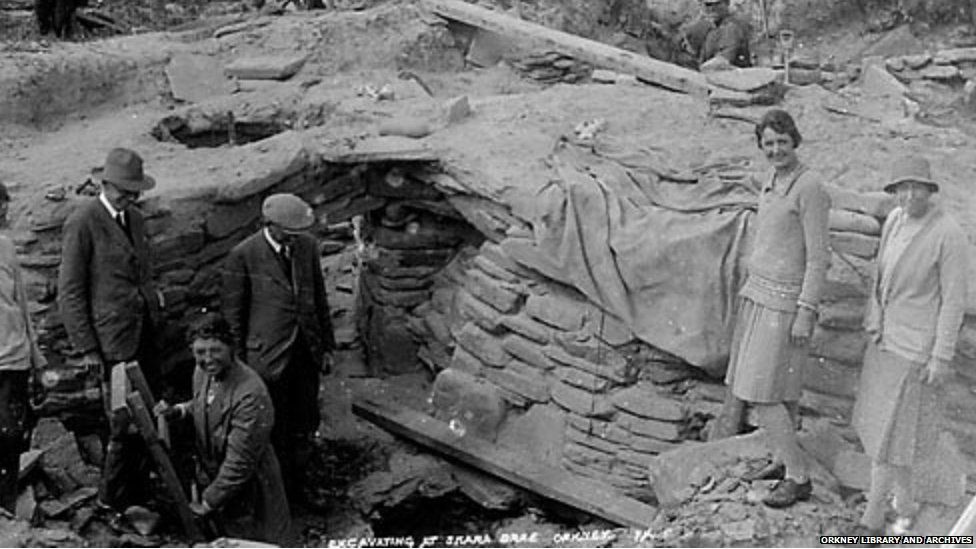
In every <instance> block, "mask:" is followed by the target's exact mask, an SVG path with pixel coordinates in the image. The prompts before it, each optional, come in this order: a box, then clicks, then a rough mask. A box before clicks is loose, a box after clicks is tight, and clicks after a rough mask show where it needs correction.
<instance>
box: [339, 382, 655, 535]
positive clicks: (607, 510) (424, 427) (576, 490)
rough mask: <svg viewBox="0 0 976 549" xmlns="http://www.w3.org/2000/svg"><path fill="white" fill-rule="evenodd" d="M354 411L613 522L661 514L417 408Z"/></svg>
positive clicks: (368, 404)
mask: <svg viewBox="0 0 976 549" xmlns="http://www.w3.org/2000/svg"><path fill="white" fill-rule="evenodd" d="M353 411H354V412H355V413H356V414H357V415H359V416H361V417H363V418H365V419H367V420H369V421H371V422H373V423H375V424H377V425H379V426H380V427H383V428H384V429H387V430H389V431H391V432H393V433H396V434H398V435H401V436H404V437H407V438H409V439H411V440H413V441H415V442H419V443H420V444H423V445H425V446H428V447H430V448H432V449H434V450H436V451H438V452H440V453H442V454H444V455H446V456H448V457H451V458H454V459H457V460H459V461H461V462H464V463H466V464H468V465H471V466H474V467H476V468H478V469H480V470H483V471H485V472H487V473H490V474H492V475H494V476H496V477H498V478H500V479H502V480H505V481H508V482H510V483H512V484H515V485H517V486H521V487H523V488H525V489H527V490H531V491H533V492H535V493H537V494H540V495H542V496H545V497H548V498H551V499H554V500H557V501H559V502H561V503H565V504H567V505H570V506H572V507H575V508H577V509H581V510H583V511H586V512H587V513H590V514H593V515H596V516H598V517H601V518H603V519H606V520H608V521H610V522H613V523H615V524H619V525H622V526H626V527H633V528H647V527H649V526H650V524H651V522H652V521H653V520H654V516H655V515H656V514H657V508H655V507H652V506H650V505H647V504H645V503H642V502H640V501H637V500H635V499H632V498H629V497H627V496H624V495H623V494H621V493H620V492H618V491H616V490H615V489H614V488H612V487H610V486H609V485H607V484H605V483H602V482H598V481H595V480H592V479H586V478H581V477H579V476H577V475H574V474H572V473H570V472H569V471H565V470H563V469H558V468H555V467H552V466H549V465H546V464H544V463H541V462H539V461H537V460H531V459H526V456H525V454H522V453H519V452H514V451H512V450H508V449H506V448H504V447H501V446H499V445H497V444H493V443H491V442H488V441H485V440H483V439H479V438H477V437H473V436H470V435H468V436H462V437H458V436H457V435H456V434H455V433H454V432H453V431H451V429H450V428H449V427H448V426H447V424H446V423H444V422H442V421H439V420H437V419H434V418H432V417H430V416H428V415H425V414H422V413H420V412H417V411H415V410H411V409H409V408H404V407H397V408H393V407H392V405H391V404H389V403H378V402H375V401H372V400H368V399H365V398H360V399H358V400H356V401H355V402H353Z"/></svg>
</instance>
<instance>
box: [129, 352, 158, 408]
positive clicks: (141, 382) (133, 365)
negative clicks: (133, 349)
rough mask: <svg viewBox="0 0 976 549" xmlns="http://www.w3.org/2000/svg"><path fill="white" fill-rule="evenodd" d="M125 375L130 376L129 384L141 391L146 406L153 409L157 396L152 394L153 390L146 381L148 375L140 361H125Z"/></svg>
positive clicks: (140, 394) (135, 389) (133, 388)
mask: <svg viewBox="0 0 976 549" xmlns="http://www.w3.org/2000/svg"><path fill="white" fill-rule="evenodd" d="M125 375H126V376H128V377H129V384H130V386H131V387H132V390H133V391H135V392H137V393H139V396H141V397H142V402H143V403H144V404H145V405H146V408H149V410H152V409H153V408H155V407H156V398H155V397H154V396H153V394H152V390H151V389H149V382H148V381H146V376H145V375H143V373H142V368H140V367H139V363H138V362H136V361H132V362H126V363H125Z"/></svg>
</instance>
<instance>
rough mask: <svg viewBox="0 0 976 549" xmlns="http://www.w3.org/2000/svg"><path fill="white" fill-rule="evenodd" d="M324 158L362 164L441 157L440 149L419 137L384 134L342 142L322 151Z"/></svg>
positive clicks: (336, 162) (327, 160)
mask: <svg viewBox="0 0 976 549" xmlns="http://www.w3.org/2000/svg"><path fill="white" fill-rule="evenodd" d="M321 155H322V159H323V160H325V161H326V162H330V163H333V164H361V163H364V162H434V161H437V160H439V159H440V157H441V154H440V153H439V152H438V151H435V150H433V149H431V148H430V147H427V146H426V145H424V144H423V143H421V142H418V140H417V139H411V138H409V137H400V136H396V135H384V136H380V137H369V138H366V139H363V140H361V141H356V142H355V143H354V144H352V145H346V144H344V143H343V144H341V145H339V146H338V147H330V148H327V149H326V150H323V151H322V152H321Z"/></svg>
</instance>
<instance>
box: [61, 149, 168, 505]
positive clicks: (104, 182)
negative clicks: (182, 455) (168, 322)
mask: <svg viewBox="0 0 976 549" xmlns="http://www.w3.org/2000/svg"><path fill="white" fill-rule="evenodd" d="M92 176H93V179H95V180H97V181H99V182H100V183H101V194H99V196H98V198H97V199H96V200H92V201H91V202H89V203H87V204H85V205H84V206H81V207H80V208H78V209H77V210H76V211H75V212H74V213H72V215H71V216H70V217H68V219H67V221H66V222H65V224H64V228H63V236H64V240H63V244H62V248H61V254H62V257H61V270H60V273H59V277H58V290H59V291H58V302H59V305H60V308H61V315H62V318H63V319H64V324H65V327H66V328H67V331H68V337H69V339H70V341H71V344H72V346H73V347H74V349H75V351H76V352H79V353H81V354H83V358H82V364H84V365H85V366H87V367H88V368H90V369H91V370H93V371H98V372H101V375H102V380H103V387H106V388H107V387H108V385H109V384H108V383H107V382H108V379H109V374H110V369H111V366H112V365H114V364H116V363H119V362H124V361H131V360H137V361H138V362H139V364H140V366H141V367H142V370H143V373H144V374H145V375H146V378H147V380H148V381H149V384H150V388H151V389H152V390H153V392H154V393H157V394H158V391H159V372H158V366H157V360H156V356H155V353H154V349H153V344H152V342H153V337H152V335H153V321H154V319H155V318H157V312H158V309H159V298H158V294H157V293H156V291H155V289H154V287H153V283H152V280H151V266H150V260H149V239H148V237H147V235H146V228H145V222H144V221H143V217H142V214H141V213H140V212H139V210H138V209H137V208H135V207H134V205H135V203H136V201H137V200H138V199H139V196H140V195H141V194H142V193H143V192H145V191H148V190H149V189H152V188H153V186H154V185H155V181H154V180H153V178H152V177H150V176H148V175H146V174H145V172H143V169H142V158H141V157H140V156H139V155H138V154H136V153H135V152H133V151H131V150H129V149H123V148H116V149H112V150H111V151H109V153H108V156H107V157H106V159H105V164H104V165H103V166H102V167H100V168H96V169H95V170H94V171H93V172H92ZM104 393H105V398H109V395H108V391H107V390H106V391H104ZM109 420H110V421H109V423H110V437H109V443H108V448H107V449H106V453H105V464H104V467H103V471H102V485H101V487H100V492H99V499H98V502H99V503H100V504H101V506H102V507H103V509H106V510H108V509H112V510H115V511H121V510H124V509H125V506H126V505H131V504H134V503H141V502H142V501H144V499H145V497H146V496H147V495H148V494H147V493H146V487H147V486H148V485H149V484H148V460H147V455H148V454H146V449H145V446H144V443H143V442H142V440H141V439H140V438H139V436H138V435H133V434H130V433H129V429H128V425H127V424H121V422H119V421H117V420H115V419H114V418H113V417H111V416H110V417H109ZM114 517H115V518H117V517H118V515H114Z"/></svg>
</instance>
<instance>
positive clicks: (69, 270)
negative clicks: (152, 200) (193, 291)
mask: <svg viewBox="0 0 976 549" xmlns="http://www.w3.org/2000/svg"><path fill="white" fill-rule="evenodd" d="M125 215H126V218H127V220H128V221H127V222H128V225H129V233H130V234H131V236H132V240H131V241H130V240H129V237H128V236H126V234H125V231H123V229H122V227H120V226H119V225H118V223H116V222H115V220H114V219H112V216H111V215H109V213H108V210H106V209H105V206H104V205H102V203H101V202H99V200H98V199H95V200H91V201H90V202H88V203H87V204H85V205H83V206H81V207H80V208H78V209H77V210H76V211H75V212H73V213H72V214H71V215H70V216H69V217H68V219H67V221H65V224H64V228H63V235H64V236H63V242H62V246H61V269H60V272H59V273H58V303H59V306H60V309H61V315H62V317H63V319H64V325H65V327H66V328H67V330H68V338H69V339H70V341H71V344H72V345H73V346H74V348H75V349H76V350H78V351H82V352H91V351H97V352H99V353H101V354H102V358H103V359H105V360H106V361H109V362H117V361H122V360H130V359H131V358H132V357H134V356H135V354H136V351H137V350H138V348H139V340H140V337H141V336H142V328H143V326H142V325H143V321H144V319H145V315H146V313H147V312H148V313H149V316H150V318H155V317H156V315H157V313H158V309H159V303H158V298H157V296H156V293H155V290H154V287H153V283H152V270H151V263H150V251H149V241H148V237H147V235H146V227H145V222H144V221H143V218H142V214H141V213H140V212H139V211H138V210H136V209H135V208H130V209H128V210H126V213H125Z"/></svg>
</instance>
